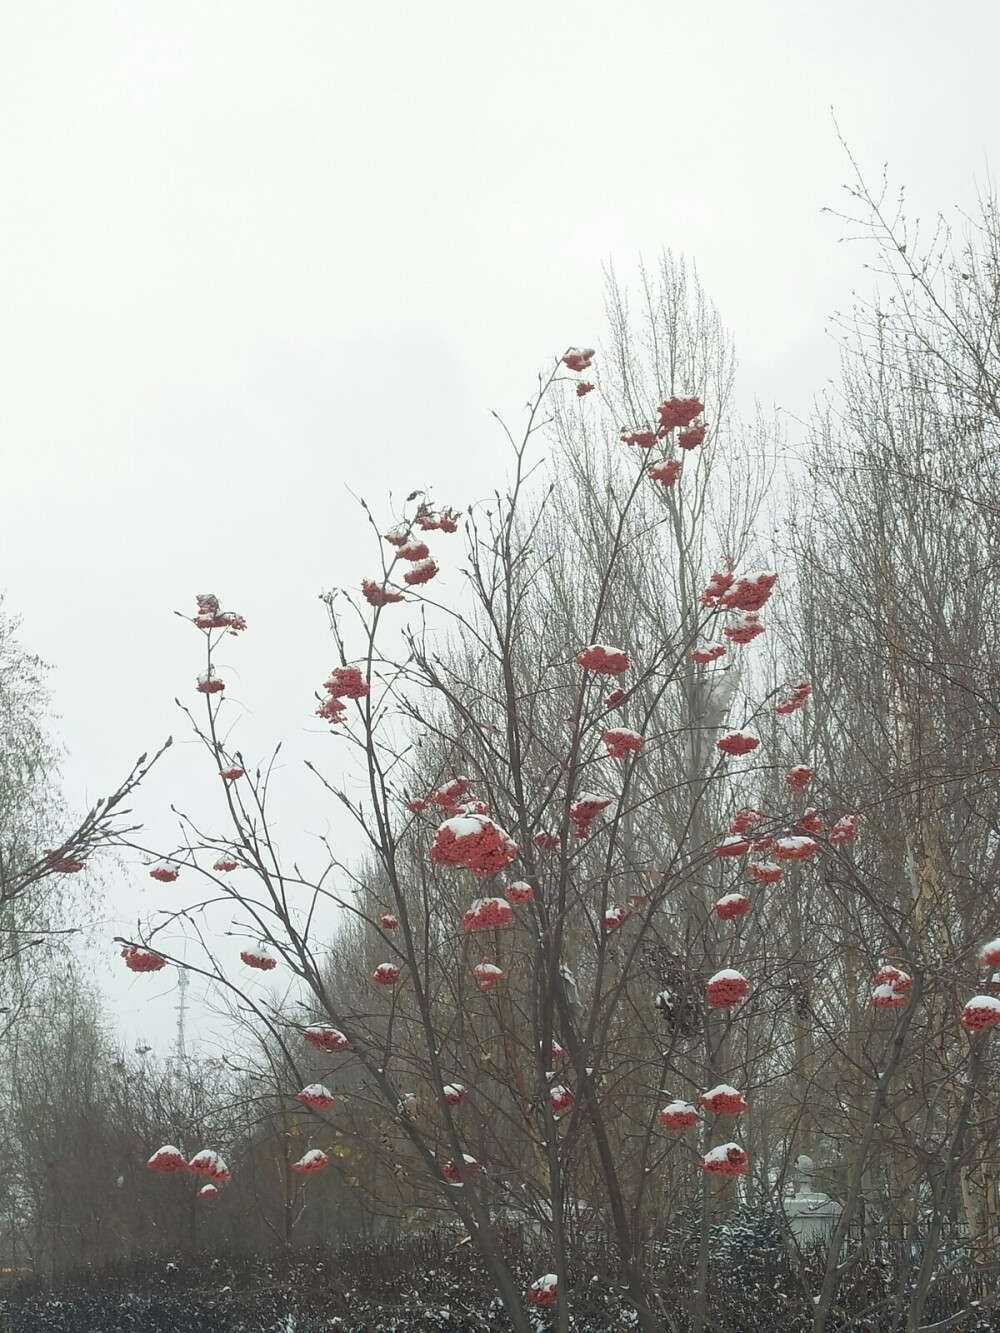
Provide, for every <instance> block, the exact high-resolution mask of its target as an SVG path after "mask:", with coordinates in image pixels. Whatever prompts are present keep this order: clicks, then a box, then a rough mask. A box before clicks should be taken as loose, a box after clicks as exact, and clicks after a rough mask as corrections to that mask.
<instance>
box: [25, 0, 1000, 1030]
mask: <svg viewBox="0 0 1000 1333" xmlns="http://www.w3.org/2000/svg"><path fill="white" fill-rule="evenodd" d="M998 50H1000V7H998V6H997V5H996V3H995V0H952V3H951V4H950V5H949V6H947V7H943V6H942V5H941V4H940V3H939V0H907V3H901V2H898V0H837V2H836V3H831V2H828V0H728V2H723V0H718V2H715V3H713V2H712V0H701V2H700V3H697V4H690V5H680V4H667V3H664V2H663V0H658V2H657V3H649V2H648V0H619V3H617V4H610V3H606V2H605V3H602V4H598V3H595V2H594V0H579V2H578V3H574V4H567V3H547V2H546V0H534V2H533V3H524V0H507V3H504V4H485V3H481V2H480V0H464V2H463V3H440V2H439V0H393V2H392V3H389V2H380V0H364V3H357V0H355V3H350V4H349V3H344V2H342V0H323V3H306V2H305V0H291V2H290V3H282V4H277V3H272V4H263V3H259V0H240V3H225V2H223V0H213V2H212V3H205V0H198V2H197V3H187V2H186V0H128V2H127V3H116V4H111V3H105V2H104V0H87V3H83V4H81V3H79V0H62V2H56V0H30V2H25V3H20V4H12V3H9V4H6V5H3V6H0V166H2V179H3V207H2V209H0V242H2V243H0V430H2V438H3V448H4V457H5V460H6V467H5V469H4V475H3V487H2V491H0V505H2V510H3V521H2V523H0V588H2V589H3V591H4V593H5V596H6V603H7V607H8V609H9V610H10V611H12V612H15V613H21V614H22V615H23V630H22V638H23V641H24V643H25V644H26V645H27V646H28V647H29V648H30V649H32V650H33V651H36V652H38V653H40V654H41V655H42V656H43V657H45V658H47V659H48V660H49V661H50V662H51V663H53V665H54V667H55V672H54V674H53V682H52V683H53V687H54V699H55V707H56V710H57V712H58V714H59V715H60V716H59V721H58V731H59V734H60V737H61V739H62V741H63V743H64V744H65V746H66V747H67V748H68V751H69V758H68V760H67V763H66V765H65V789H66V793H67V797H68V799H69V801H70V802H71V804H72V805H74V806H75V807H82V806H83V805H84V804H85V803H86V801H87V800H88V799H89V798H92V797H93V796H96V795H100V794H103V793H104V792H106V791H107V790H108V789H109V788H111V787H112V786H113V784H114V783H115V782H116V781H117V780H118V779H119V778H120V777H121V776H122V775H123V774H124V772H125V771H126V770H127V769H128V767H129V765H130V763H131V762H132V760H133V759H134V758H135V757H136V756H137V755H138V754H139V752H140V751H142V750H143V749H146V748H148V747H153V746H155V745H156V744H157V743H158V742H159V741H160V740H161V739H162V738H163V737H164V736H165V735H166V734H167V733H169V732H171V731H172V732H174V733H175V735H177V736H178V738H180V737H181V736H182V735H183V726H182V722H181V720H180V719H179V718H178V716H177V713H176V709H175V707H174V705H173V699H174V696H175V695H178V694H180V695H181V696H183V697H184V698H185V700H193V699H196V698H197V696H195V695H194V693H193V681H194V677H195V675H196V673H197V671H198V670H199V669H200V663H199V660H198V653H199V650H200V636H198V635H197V634H196V632H195V631H194V630H193V629H191V628H190V627H187V626H185V625H184V624H183V623H182V622H181V621H179V620H177V619H176V618H175V617H174V616H173V614H172V613H173V612H174V610H184V611H189V610H190V609H192V608H193V602H192V598H193V594H194V593H195V592H198V591H204V590H211V591H215V592H217V593H218V594H219V595H220V596H221V597H222V598H223V601H224V603H225V604H226V605H230V606H233V607H235V608H237V609H239V610H241V611H243V613H244V614H245V615H246V616H247V618H248V620H249V622H250V630H249V632H248V634H247V635H246V636H244V638H243V639H242V640H241V641H239V642H237V641H231V642H232V647H231V649H227V651H226V653H225V655H224V658H225V660H227V661H229V662H231V663H232V664H233V668H234V669H233V670H232V671H231V672H230V673H229V674H228V680H229V684H230V688H229V694H230V695H231V696H232V697H233V698H234V699H235V700H236V701H238V703H239V705H240V707H241V708H242V709H244V710H245V711H244V712H243V713H242V720H241V722H240V730H239V733H238V739H239V742H240V743H241V744H242V745H243V747H244V749H245V750H246V752H247V753H248V754H253V755H257V754H263V753H264V752H266V751H267V750H268V749H269V747H270V746H271V745H272V744H273V743H274V741H276V740H277V739H279V738H284V739H285V741H286V744H287V749H288V751H289V760H288V767H287V769H286V775H287V783H288V786H287V788H286V790H287V792H288V800H289V805H288V806H287V807H286V811H287V812H288V814H289V816H290V817H289V819H288V820H287V824H286V826H285V827H284V828H283V830H282V835H283V836H284V837H285V839H286V840H287V845H288V846H289V847H291V848H293V849H295V850H297V849H298V848H299V847H300V846H302V845H305V844H304V843H303V839H302V838H301V837H300V836H297V835H296V831H295V830H296V827H303V828H306V829H310V830H312V831H314V832H315V831H325V829H326V827H327V821H328V814H327V811H326V809H325V807H324V804H323V802H322V801H321V800H320V799H318V797H317V795H316V793H315V791H314V787H313V784H311V783H310V782H309V781H307V779H306V778H305V777H304V776H303V775H302V774H301V773H300V771H299V767H300V763H301V757H302V756H303V755H306V754H309V755H311V756H312V757H314V758H316V759H318V760H319V761H320V762H328V763H329V764H331V765H333V764H334V763H335V751H334V749H333V748H332V742H331V741H330V740H329V738H328V737H327V736H326V735H325V734H324V729H323V728H322V727H321V726H320V725H319V724H315V723H314V721H313V720H311V716H310V715H311V712H312V709H313V707H314V706H315V705H314V702H313V697H312V696H313V690H314V689H315V688H316V686H317V685H318V684H319V682H321V681H322V680H323V678H324V676H325V674H326V672H327V671H328V669H329V667H330V665H331V664H332V661H333V655H332V650H331V644H330V641H329V637H328V630H327V628H326V622H325V619H324V614H323V609H322V607H321V606H320V604H319V603H318V601H317V600H316V597H317V593H318V592H319V591H320V590H321V589H323V588H326V587H330V586H333V585H336V584H351V585H356V584H357V582H358V580H359V578H360V577H361V576H362V575H363V574H365V573H367V572H369V570H370V569H371V567H372V564H373V558H374V552H373V551H372V550H371V548H370V546H365V545H364V543H366V542H368V541H369V540H370V539H369V538H368V537H367V535H366V534H365V531H364V528H363V524H362V522H361V517H360V514H359V511H358V508H357V506H356V504H355V502H354V501H353V500H352V498H351V496H350V494H349V488H350V489H353V490H355V491H357V492H359V493H361V494H363V495H365V496H366V497H367V498H368V499H369V500H371V501H372V502H373V503H378V504H381V503H382V502H383V501H384V499H385V496H386V493H387V491H388V490H390V489H394V490H395V491H396V492H397V494H398V493H403V494H405V493H406V492H407V491H408V490H410V489H412V488H414V487H416V486H419V485H426V484H432V485H433V486H434V488H435V493H436V495H437V497H438V498H439V499H440V500H441V501H443V502H449V503H454V504H457V505H464V504H466V503H467V502H468V501H469V500H471V499H474V498H477V497H479V496H481V495H483V494H484V493H485V492H486V491H487V490H488V489H489V486H490V485H491V484H492V483H494V482H496V483H499V482H500V480H501V478H502V475H503V469H504V466H505V460H504V456H503V452H502V446H501V441H500V437H499V434H498V431H497V429H496V426H495V424H494V423H493V421H492V419H491V416H490V413H491V410H493V409H496V410H498V411H499V412H501V413H502V414H505V415H507V416H508V417H509V418H510V419H511V420H512V421H516V419H517V414H518V411H519V409H520V405H521V404H522V403H523V402H524V400H525V397H526V395H527V393H528V391H529V390H530V388H531V386H532V383H533V381H534V376H535V374H536V371H537V369H538V368H539V366H540V365H541V364H542V363H543V362H545V361H546V360H547V359H549V358H551V357H552V356H553V355H556V354H558V353H559V352H560V351H562V350H563V349H564V348H565V347H566V346H567V345H569V344H581V345H584V344H593V343H595V342H597V341H599V340H600V338H601V337H602V334H603V327H602V266H603V265H605V264H606V263H607V262H608V261H609V260H613V261H614V263H615V265H616V267H618V269H619V270H620V271H621V272H622V273H624V274H628V273H629V272H631V271H632V270H633V269H634V266H635V263H636V261H637V259H638V258H639V256H645V257H646V258H647V260H649V261H655V259H656V256H657V255H658V253H659V251H660V250H661V249H662V248H663V247H669V248H671V249H673V250H674V251H675V252H680V253H683V254H684V255H686V256H687V257H688V258H689V259H692V260H694V261H695V262H696V263H697V265H698V267H699V270H700V273H701V276H702V280H703V282H704V284H705V286H706V288H707V290H708V293H709V294H710V296H711V297H712V298H713V299H714V300H715V302H716V304H717V305H718V306H719V308H720V310H721V313H722V315H723V318H724V319H725V320H726V322H727V323H728V324H729V326H730V327H731V328H732V330H733V332H734V334H735V337H736V342H737V349H738V353H739V356H740V360H741V365H742V371H743V375H742V385H741V387H742V392H743V394H744V397H745V398H746V399H749V398H751V397H752V396H753V395H754V394H755V393H756V394H758V395H759V396H760V397H761V398H762V399H763V401H764V402H765V404H766V405H768V406H770V405H771V404H772V403H777V404H779V405H781V406H782V407H784V408H786V409H789V410H791V411H792V412H794V413H805V412H807V411H808V407H809V404H810V402H811V400H812V397H813V395H814V394H815V393H816V392H817V391H819V390H820V389H821V388H822V384H823V381H824V380H825V379H826V378H828V377H829V376H830V375H831V374H832V373H833V372H834V370H835V366H836V353H835V350H834V348H833V346H832V344H831V343H830V341H829V340H828V338H827V336H826V334H825V332H824V330H825V326H826V322H827V319H828V316H829V315H830V314H831V312H832V311H833V309H834V308H835V307H837V306H843V305H845V304H846V303H848V302H849V300H850V293H851V289H852V287H853V286H858V287H861V288H864V286H865V275H864V274H863V272H862V271H861V263H862V261H863V258H864V256H863V254H862V253H861V251H860V250H859V249H858V248H857V247H851V246H843V245H838V244H837V240H838V237H839V235H840V234H841V232H842V230H843V229H842V228H841V226H840V225H839V224H838V223H837V222H836V221H835V220H833V219H831V218H830V217H829V216H824V215H823V214H822V213H821V209H822V208H823V207H824V206H834V207H836V206H838V205H839V204H840V203H841V202H842V193H841V190H840V186H841V184H842V182H843V181H845V180H846V179H847V178H848V176H849V171H848V165H847V163H846V161H845V159H844V156H843V152H842V149H841V148H840V146H839V144H838V143H837V140H836V137H835V133H834V129H833V124H832V121H831V107H833V108H834V110H835V112H836V115H837V118H838V120H839V123H840V126H841V129H842V131H843V133H844V134H845V136H846V137H847V138H848V140H849V141H850V144H851V147H852V149H853V151H854V153H855V155H856V157H857V158H858V160H859V161H860V162H861V164H862V165H863V167H864V168H865V170H866V172H868V174H869V175H870V176H871V177H872V178H873V179H874V178H876V177H877V175H878V173H879V171H880V169H881V164H882V163H883V162H884V161H888V162H889V164H890V169H891V175H892V179H893V180H894V181H895V182H897V183H906V185H907V186H908V188H909V191H910V193H911V196H912V198H913V201H914V211H915V212H917V213H920V214H924V215H927V214H931V213H933V212H934V211H935V210H938V209H940V210H945V211H950V210H952V209H954V207H955V206H956V205H958V206H963V205H966V206H967V205H970V204H971V203H972V201H973V199H974V195H975V189H976V184H977V182H978V183H979V184H982V183H983V182H984V181H985V179H986V175H987V171H988V168H989V165H990V163H991V160H992V162H993V164H994V165H995V159H996V144H997V141H998V121H1000V103H998V100H997V97H996V53H997V51H998ZM797 429H798V428H797V427H796V426H795V424H794V422H793V423H792V424H791V426H790V437H791V438H792V439H793V440H794V439H795V436H796V431H797ZM452 581H453V582H455V581H456V580H455V576H452ZM447 583H448V578H447V575H445V577H444V578H443V580H442V587H443V589H444V588H446V587H447ZM233 709H234V711H235V709H236V704H234V705H233ZM201 772H202V769H201V766H200V765H198V764H197V763H196V762H195V757H194V755H193V754H192V752H191V751H190V750H178V749H175V751H174V753H173V754H172V755H170V756H169V757H168V759H167V760H166V761H165V763H164V765H163V768H162V771H161V772H160V774H159V775H158V777H157V778H156V780H155V781H153V782H151V783H150V785H149V788H148V791H147V793H146V795H145V797H144V798H143V800H142V801H141V802H140V803H139V809H140V812H141V813H142V815H143V816H144V817H146V818H147V819H148V820H149V821H150V823H151V825H152V827H153V828H154V829H155V830H156V832H157V833H158V834H160V835H161V836H162V837H169V834H170V829H171V827H172V826H171V823H170V819H169V812H168V810H167V806H168V803H169V801H170V800H174V801H176V802H177V803H178V804H182V805H185V806H186V807H187V808H189V809H192V810H197V811H198V813H202V814H203V813H204V811H205V809H206V807H208V806H209V805H210V804H211V802H212V801H213V800H217V798H218V792H217V790H216V787H215V785H214V783H213V782H212V781H211V780H209V779H211V778H212V775H211V774H208V775H206V777H205V778H203V777H202V776H200V774H201ZM215 782H217V779H215ZM293 807H294V810H293ZM293 813H294V820H293V818H291V816H292V814H293ZM112 878H113V881H114V882H113V884H112V888H111V895H110V914H111V916H112V917H115V916H124V915H126V914H128V913H132V914H134V913H136V912H138V911H143V910H148V909H150V908H151V907H153V906H155V905H156V904H157V903H160V902H163V901H164V899H165V895H164V893H163V890H162V889H158V890H157V893H153V892H152V881H150V880H148V877H147V876H145V874H144V873H143V872H142V871H141V870H138V869H137V870H136V872H135V873H134V874H122V875H115V876H113V877H112ZM179 887H180V884H179V886H178V888H179ZM175 901H179V899H175ZM121 929H124V926H123V924H120V923H118V924H116V923H115V921H113V920H111V921H109V923H108V925H107V927H106V929H105V935H106V938H107V939H109V940H110V936H111V935H112V934H113V933H115V931H116V930H121ZM109 952H110V948H109ZM115 975H116V977H119V980H118V982H117V983H116V984H115V987H114V990H113V1000H114V1005H115V1007H116V1011H117V1013H118V1014H119V1016H120V1019H121V1022H122V1024H123V1026H124V1029H125V1031H126V1033H127V1034H128V1035H129V1038H130V1039H132V1038H133V1037H134V1036H136V1035H137V1034H139V1033H142V1032H148V1033H150V1034H152V1035H153V1037H154V1038H155V1039H156V1040H157V1042H158V1044H159V1045H160V1047H161V1049H162V1048H163V1047H164V1046H165V1045H166V1043H167V1042H168V1040H169V1031H170V1027H169V1025H170V1021H171V1008H170V1006H171V1005H172V1003H173V1000H172V998H170V997H169V996H167V995H166V993H167V992H168V990H169V988H170V985H171V984H172V981H171V980H163V977H164V976H166V975H167V974H161V976H160V977H157V978H148V977H139V978H136V979H134V980H132V979H122V978H121V976H120V973H116V974H115ZM154 995H158V996H163V997H164V998H162V999H161V1000H160V1001H158V1002H154V1001H151V1000H147V999H146V997H147V996H154Z"/></svg>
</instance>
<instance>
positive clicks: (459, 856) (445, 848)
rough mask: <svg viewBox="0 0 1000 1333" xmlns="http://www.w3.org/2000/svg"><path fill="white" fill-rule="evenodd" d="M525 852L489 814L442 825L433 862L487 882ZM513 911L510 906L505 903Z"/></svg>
mask: <svg viewBox="0 0 1000 1333" xmlns="http://www.w3.org/2000/svg"><path fill="white" fill-rule="evenodd" d="M520 850H521V849H520V848H519V847H518V845H517V843H516V842H514V840H513V838H511V837H510V836H509V834H507V833H505V832H504V830H503V829H502V828H501V827H500V825H499V824H495V823H494V822H493V820H492V819H490V818H489V817H488V816H486V815H458V816H456V817H455V818H453V819H446V820H445V821H444V823H443V824H441V825H439V826H438V829H437V832H436V833H435V835H434V841H433V843H432V844H431V850H430V855H431V860H432V861H434V862H435V864H437V865H439V866H446V867H450V868H452V869H465V870H471V871H472V873H473V874H474V875H476V876H477V877H479V878H481V879H484V878H486V877H488V876H489V875H497V874H499V873H500V871H501V870H504V869H506V867H507V866H509V865H510V863H511V861H513V860H514V858H515V857H516V856H517V854H518V852H519V851H520ZM504 906H505V907H507V910H508V911H509V910H510V908H509V905H508V904H506V903H505V904H504Z"/></svg>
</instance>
